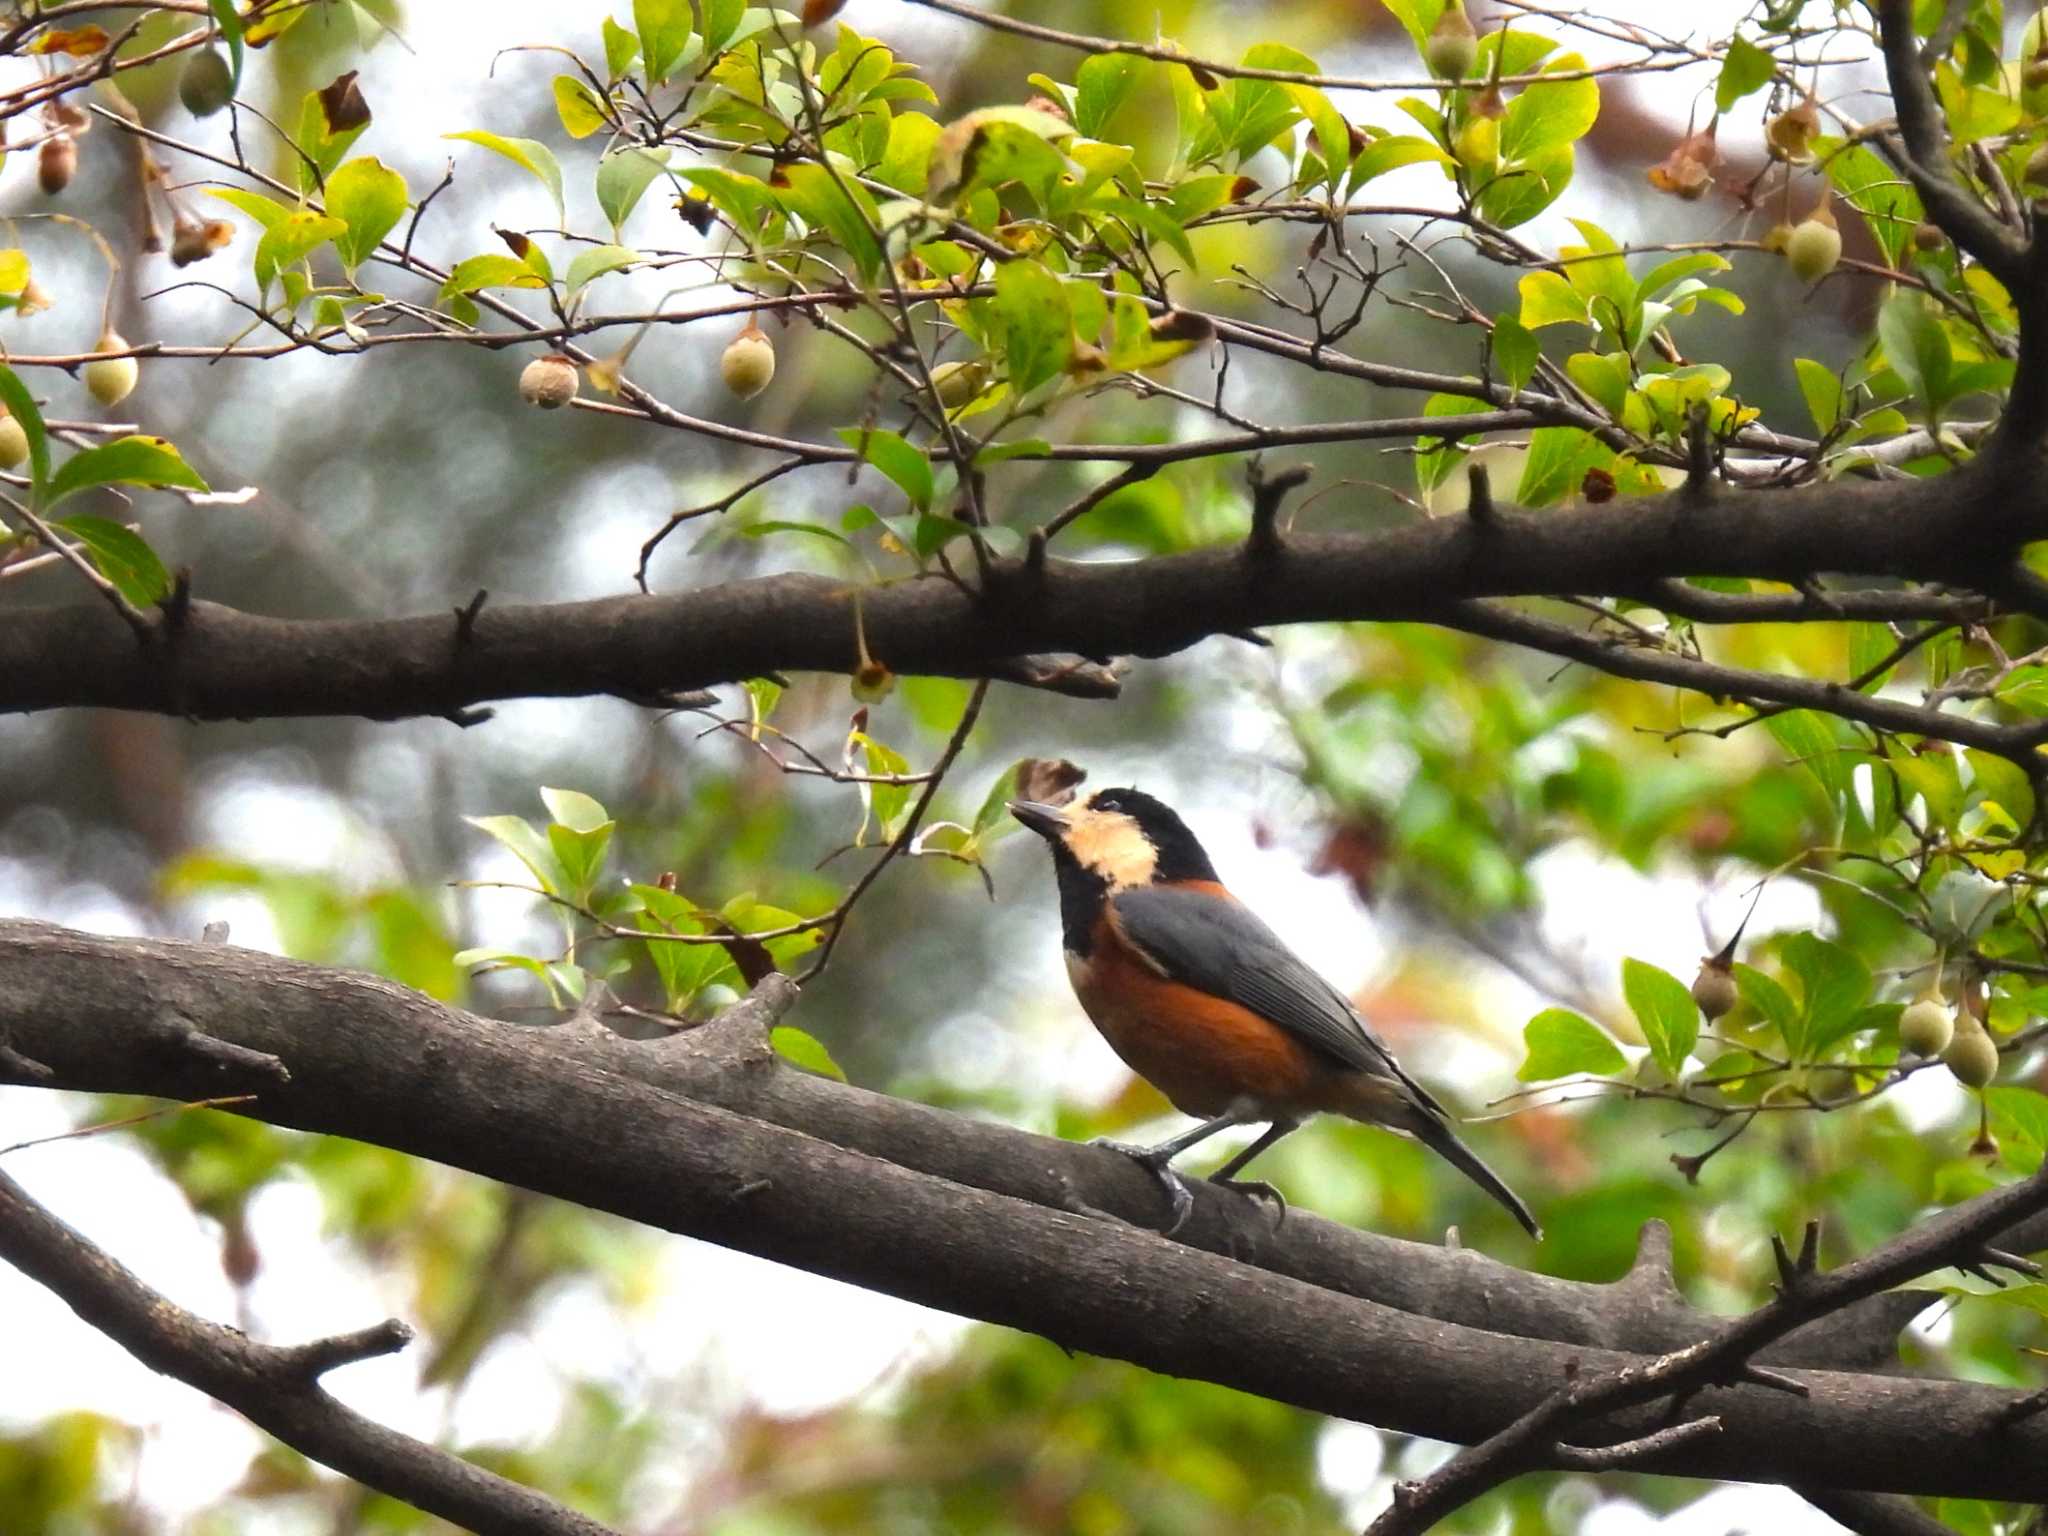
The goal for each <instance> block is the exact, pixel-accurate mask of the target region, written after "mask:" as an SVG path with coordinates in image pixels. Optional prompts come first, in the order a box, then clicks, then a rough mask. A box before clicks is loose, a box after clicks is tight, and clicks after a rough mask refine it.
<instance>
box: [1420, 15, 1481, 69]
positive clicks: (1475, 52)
mask: <svg viewBox="0 0 2048 1536" xmlns="http://www.w3.org/2000/svg"><path fill="white" fill-rule="evenodd" d="M1422 58H1423V62H1424V63H1426V64H1428V65H1429V72H1430V73H1431V74H1433V75H1435V76H1437V77H1438V78H1439V79H1444V80H1462V79H1464V78H1465V77H1466V76H1467V75H1469V74H1471V73H1472V66H1473V65H1474V64H1476V63H1477V62H1478V61H1479V33H1478V32H1477V31H1476V30H1475V29H1474V28H1473V26H1472V18H1471V17H1470V16H1467V15H1466V14H1465V0H1451V3H1450V4H1449V5H1447V6H1445V7H1444V13H1443V15H1441V16H1439V17H1438V18H1437V22H1436V25H1435V26H1434V27H1432V28H1430V32H1429V41H1428V42H1427V43H1426V44H1424V46H1423V49H1422Z"/></svg>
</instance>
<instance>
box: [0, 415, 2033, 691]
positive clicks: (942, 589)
mask: <svg viewBox="0 0 2048 1536" xmlns="http://www.w3.org/2000/svg"><path fill="white" fill-rule="evenodd" d="M2042 537H2048V497H2044V496H2043V494H2042V492H2041V489H2040V485H2039V483H2038V479H2037V477H2035V476H2033V474H2032V473H2031V469H2030V466H2029V464H2028V463H2027V462H2026V461H2025V460H2024V459H2023V458H2022V457H2020V456H2016V455H2009V454H2000V453H1986V454H1984V455H1982V456H1980V457H1979V458H1978V459H1977V460H1974V461H1972V462H1971V463H1970V464H1967V465H1965V466H1963V467H1962V468H1960V469H1957V470H1955V471H1953V472H1952V473H1949V474H1947V475H1943V476H1941V477H1939V478H1937V479H1925V480H1923V479H1912V480H1904V481H1874V482H1850V481H1835V482H1829V483H1824V484H1816V485H1809V486H1802V487H1798V488H1795V489H1791V490H1783V491H1770V492H1765V491H1742V492H1726V493H1722V494H1719V495H1715V496H1712V497H1709V498H1704V499H1702V498H1700V497H1695V496H1689V495H1685V494H1682V493H1672V494H1667V495H1664V496H1659V497H1654V498H1646V499H1639V500H1625V501H1616V502H1610V503H1607V504H1605V505H1596V506H1586V507H1580V508H1576V509H1570V510H1563V509H1556V510H1546V511H1544V512H1541V513H1530V512H1526V511H1521V510H1518V509H1515V508H1513V507H1509V506H1505V505H1500V506H1496V507H1495V508H1494V515H1493V516H1492V517H1490V518H1489V519H1488V520H1487V521H1486V522H1485V524H1484V525H1483V526H1482V525H1478V524H1475V523H1474V522H1473V521H1472V520H1471V519H1469V518H1447V519H1442V520H1438V521H1429V520H1424V521H1420V522H1412V523H1408V524H1405V525H1402V526H1399V527H1393V528H1388V529H1385V530H1382V531H1378V532H1373V533H1364V534H1320V535H1308V534H1298V535H1294V536H1291V537H1290V538H1289V539H1288V540H1287V541H1286V543H1285V545H1284V547H1283V548H1281V549H1278V550H1276V551H1273V552H1272V553H1271V554H1270V555H1269V556H1266V557H1262V558H1259V559H1256V560H1251V559H1247V558H1245V556H1244V552H1243V550H1242V549H1239V548H1234V547H1228V546H1225V547H1220V548H1212V549H1205V550H1199V551H1194V552H1190V553H1186V554H1178V555H1169V556H1161V557H1157V558H1150V559H1144V560H1137V561H1128V562H1091V563H1077V562H1070V561H1061V560H1046V561H1043V562H1037V561H1033V562H1017V563H1010V564H1005V565H1001V566H997V567H994V568H993V576H994V578H995V579H993V580H992V582H991V585H990V589H989V590H988V591H986V592H983V593H979V594H977V593H974V592H970V591H967V590H964V589H963V588H962V587H961V586H959V585H957V584H955V583H953V582H950V581H945V580H941V579H937V578H931V579H926V580H920V581H906V582H898V583H894V584H890V585H886V586H880V587H874V588H869V589H861V590H860V591H859V596H860V600H861V619H862V623H863V625H864V627H865V632H866V637H867V642H868V649H869V651H870V652H871V653H872V654H873V656H874V657H875V658H876V659H877V660H879V661H881V662H884V663H886V664H887V665H888V666H889V667H891V668H892V669H893V670H895V671H897V672H899V673H928V674H933V675H939V676H956V677H985V676H992V677H997V678H1003V677H1010V676H1016V675H1019V673H1020V670H1021V672H1022V673H1023V674H1024V675H1025V676H1026V677H1027V679H1028V680H1031V681H1034V682H1035V683H1036V685H1037V686H1047V687H1053V686H1057V687H1066V688H1069V689H1070V690H1072V691H1080V692H1086V693H1090V694H1093V695H1095V696H1101V695H1102V694H1103V693H1104V692H1106V691H1107V690H1106V687H1105V685H1104V683H1103V681H1102V679H1101V678H1100V677H1097V676H1094V675H1092V674H1091V672H1090V670H1089V669H1086V668H1083V669H1082V670H1081V671H1080V672H1079V673H1070V672H1066V671H1062V670H1061V669H1059V668H1057V667H1056V666H1054V667H1048V666H1047V664H1046V661H1045V653H1056V654H1061V655H1078V656H1082V657H1089V658H1107V657H1111V656H1117V655H1140V656H1162V655H1166V654H1169V653H1171V652H1174V651H1177V650H1180V649H1183V648H1185V647H1186V646H1189V645H1192V644H1194V643H1195V642H1196V641H1198V640H1201V639H1203V638H1205V637H1207V636H1210V635H1216V634H1232V633H1241V632H1243V631H1244V630H1246V629H1249V628H1255V627H1261V626H1265V625H1273V624H1294V623H1307V622H1316V621H1322V620H1357V619H1385V620H1415V621H1422V622H1434V621H1437V620H1439V619H1441V618H1443V617H1445V616H1446V615H1447V614H1451V613H1453V612H1455V609H1456V605H1457V604H1459V603H1460V602H1461V601H1463V600H1465V599H1469V598H1488V597H1493V598H1500V597H1518V596H1561V595H1574V594H1598V595H1604V596H1640V597H1642V598H1644V600H1646V601H1653V602H1654V601H1655V600H1656V592H1657V590H1658V589H1659V586H1660V584H1661V583H1666V582H1669V581H1671V580H1673V579H1682V578H1685V577H1690V576H1703V575H1715V576H1746V577H1757V578H1764V579H1769V580H1775V581H1783V582H1788V583H1793V584H1800V583H1805V582H1809V581H1811V580H1812V579H1813V578H1814V577H1816V576H1817V575H1819V574H1821V573H1824V572H1857V573H1862V574H1866V575H1871V576H1879V577H1894V578H1900V579H1904V580H1908V581H1916V582H1942V583H1947V584H1950V585H1953V586H1957V587H1962V588H1974V589H1981V588H1983V587H1984V586H1986V585H1988V584H1990V583H1992V582H1993V581H1995V580H1996V581H2003V580H2004V579H2005V577H2006V575H2007V573H2008V571H2009V568H2010V564H2011V556H2012V553H2013V552H2014V551H2015V550H2016V549H2017V548H2018V547H2019V545H2021V544H2022V543H2024V542H2026V541H2027V540H2029V539H2035V538H2042ZM856 590H857V589H856V587H855V586H854V585H852V584H850V583H848V582H845V581H840V580H835V579H833V578H830V577H824V576H809V575H800V574H786V575H778V576H765V577H757V578H753V579H749V580H742V581H735V582H729V583H725V584H722V585H718V586H711V587H704V588H699V589H697V590H694V591H689V592H682V593H676V594H672V595H664V596H639V597H618V598H606V599H602V600H599V601H594V602H581V603H557V604H546V605H527V606H520V605H487V606H486V607H484V609H483V610H482V611H481V612H479V613H477V614H476V615H475V616H474V618H473V620H471V621H469V622H467V623H466V624H461V625H458V623H457V622H456V620H455V618H453V617H452V616H450V615H448V614H446V613H441V614H434V615H427V616H420V617H414V618H401V619H370V620H317V621H316V620H292V619H279V618H268V617H262V616H259V615H254V614H248V613H242V612H239V611H237V610H234V609H231V608H224V607H220V606H217V605H214V604H209V603H204V602H194V603H192V604H191V606H190V608H189V609H188V610H187V611H186V614H185V618H184V622H183V623H182V624H181V625H180V626H179V627H178V629H177V631H176V634H175V636H172V637H169V638H168V639H167V640H166V643H163V644H158V645H153V646H150V647H147V648H145V647H141V646H138V645H136V643H135V640H134V637H133V635H132V634H130V633H129V631H128V629H127V626H125V625H124V624H122V623H121V622H120V621H119V620H118V619H117V618H115V617H114V616H113V615H112V614H111V613H109V612H107V611H106V610H105V609H104V607H103V606H102V605H98V604H79V605H74V606H70V607H62V608H29V609H23V610H19V611H17V612H16V613H14V614H13V615H12V616H11V618H10V621H9V623H8V624H7V625H6V626H4V627H0V712H9V711H26V710H38V709H51V708H60V707H66V706H76V705H96V706H106V707H113V708H122V709H141V710H151V711H155V712H159V713H167V714H180V715H187V716H191V717H194V718H200V719H222V718H236V719H239V718H256V717H264V718H269V717H279V716H298V715H362V716H367V717H371V718H377V719H387V718H396V717H399V716H406V715H459V712H460V711H462V710H464V709H467V708H469V707H471V706H473V705H475V704H477V703H480V702H483V701H487V700H492V699H502V698H514V697H548V698H553V697H571V696H587V695H607V694H609V695H616V696H619V697H623V698H627V699H637V700H648V699H653V700H659V699H665V698H670V697H673V696H674V695H677V694H680V693H684V692H687V691H688V690H692V689H698V688H704V687H709V686H712V685H714V684H719V683H730V682H735V681H738V680H740V679H743V678H748V677H758V676H761V675H764V674H767V673H772V672H778V671H804V670H813V671H824V672H841V673H851V672H852V671H853V670H854V669H855V667H856V666H858V665H859V662H860V655H859V648H858V645H857V642H856V639H855V633H856V631H855V624H854V598H855V595H856ZM2013 600H2014V601H2022V602H2027V603H2028V606H2030V607H2032V606H2033V604H2032V603H2031V601H2029V600H2028V597H2027V594H2026V593H2025V592H2023V591H2018V590H2017V589H2016V590H2015V594H2014V599H2013Z"/></svg>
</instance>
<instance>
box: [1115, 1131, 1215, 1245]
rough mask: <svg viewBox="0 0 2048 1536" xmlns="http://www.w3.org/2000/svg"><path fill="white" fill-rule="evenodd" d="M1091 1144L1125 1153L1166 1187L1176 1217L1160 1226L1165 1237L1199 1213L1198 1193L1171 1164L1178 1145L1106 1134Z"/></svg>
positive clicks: (1162, 1186) (1161, 1233) (1167, 1196)
mask: <svg viewBox="0 0 2048 1536" xmlns="http://www.w3.org/2000/svg"><path fill="white" fill-rule="evenodd" d="M1091 1145H1094V1146H1098V1147H1106V1148H1108V1149H1109V1150H1110V1151H1112V1152H1121V1153H1123V1155H1124V1156H1125V1157H1128V1158H1129V1159H1130V1160H1131V1161H1132V1162H1134V1163H1136V1164H1137V1165H1138V1166H1139V1167H1141V1168H1143V1169H1144V1170H1145V1171H1146V1172H1147V1173H1149V1174H1151V1175H1152V1177H1153V1178H1155V1179H1157V1180H1158V1181H1159V1185H1160V1188H1162V1189H1164V1190H1165V1191H1166V1198H1167V1200H1168V1201H1169V1202H1170V1203H1171V1205H1172V1207H1173V1215H1172V1218H1171V1219H1170V1220H1169V1221H1168V1222H1167V1223H1166V1225H1165V1226H1163V1227H1161V1228H1160V1229H1159V1231H1160V1235H1161V1236H1162V1237H1171V1236H1173V1234H1174V1233H1176V1232H1178V1231H1179V1230H1180V1229H1181V1228H1182V1227H1183V1226H1185V1225H1186V1224H1187V1219H1188V1218H1189V1217H1190V1216H1192V1215H1193V1214H1194V1213H1195V1197H1194V1195H1193V1194H1192V1193H1190V1192H1189V1190H1188V1186H1187V1184H1186V1182H1185V1181H1184V1180H1183V1179H1182V1178H1181V1176H1180V1175H1179V1174H1177V1173H1175V1172H1174V1171H1173V1169H1172V1168H1170V1167H1169V1166H1167V1165H1168V1163H1169V1161H1170V1160H1171V1159H1172V1157H1173V1153H1174V1151H1175V1149H1174V1148H1171V1147H1167V1148H1161V1147H1139V1146H1133V1145H1132V1144H1131V1143H1130V1142H1127V1141H1111V1140H1110V1139H1109V1138H1108V1137H1106V1136H1099V1137H1097V1138H1096V1139H1095V1141H1094V1142H1093V1143H1091Z"/></svg>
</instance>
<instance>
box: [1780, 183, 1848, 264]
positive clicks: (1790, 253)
mask: <svg viewBox="0 0 2048 1536" xmlns="http://www.w3.org/2000/svg"><path fill="white" fill-rule="evenodd" d="M1785 260H1786V261H1788V262H1789V263H1791V266H1792V271H1793V272H1794V273H1795V274H1796V275H1797V276H1798V278H1799V280H1800V281H1801V282H1802V283H1817V282H1819V281H1820V280H1821V279H1822V278H1824V277H1826V276H1827V275H1828V274H1829V273H1830V272H1832V271H1834V270H1835V268H1836V266H1838V265H1839V264H1840V262H1841V260H1842V232H1841V230H1839V229H1837V228H1836V227H1835V215H1834V213H1833V211H1832V210H1831V209H1830V208H1829V207H1828V205H1827V201H1826V199H1825V198H1823V199H1822V200H1821V203H1820V205H1819V206H1818V207H1816V208H1815V209H1814V210H1813V212H1812V213H1810V214H1808V215H1807V216H1806V217H1805V218H1803V219H1801V220H1800V221H1799V222H1798V223H1797V224H1794V225H1793V226H1792V233H1791V234H1789V235H1787V236H1786V237H1785Z"/></svg>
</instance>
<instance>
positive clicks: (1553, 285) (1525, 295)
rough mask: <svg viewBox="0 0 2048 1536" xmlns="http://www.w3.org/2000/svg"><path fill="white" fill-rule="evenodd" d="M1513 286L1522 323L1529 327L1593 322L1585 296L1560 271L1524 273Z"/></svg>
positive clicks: (1534, 328) (1532, 328) (1535, 328)
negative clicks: (1520, 309) (1519, 296)
mask: <svg viewBox="0 0 2048 1536" xmlns="http://www.w3.org/2000/svg"><path fill="white" fill-rule="evenodd" d="M1515 290H1516V292H1518V293H1520V294H1521V296H1522V324H1523V325H1525V326H1527V327H1528V328H1529V329H1530V330H1532V331H1534V330H1540V329H1542V328H1543V327H1544V326H1546V325H1591V324H1592V323H1593V317H1592V315H1591V313H1590V312H1589V311H1588V310H1587V308H1586V296H1585V295H1584V294H1582V293H1581V292H1579V290H1578V289H1576V288H1574V287H1573V286H1572V285H1571V283H1570V282H1568V281H1567V280H1566V279H1565V277H1564V276H1563V274H1561V273H1557V272H1530V273H1527V274H1525V275H1524V276H1523V278H1522V280H1521V281H1520V282H1519V283H1517V284H1516V285H1515Z"/></svg>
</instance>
